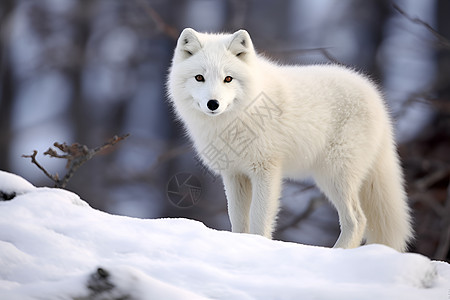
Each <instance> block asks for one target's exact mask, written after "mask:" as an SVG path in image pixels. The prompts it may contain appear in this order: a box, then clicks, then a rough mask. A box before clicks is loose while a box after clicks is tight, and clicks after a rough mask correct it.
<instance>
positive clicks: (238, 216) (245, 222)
mask: <svg viewBox="0 0 450 300" xmlns="http://www.w3.org/2000/svg"><path fill="white" fill-rule="evenodd" d="M222 180H223V183H224V186H225V194H226V196H227V203H228V216H229V218H230V222H231V230H232V231H233V232H238V233H248V232H249V224H250V223H249V219H250V216H249V213H250V205H251V202H252V184H251V182H250V179H249V178H248V177H247V176H245V175H243V174H225V175H223V176H222Z"/></svg>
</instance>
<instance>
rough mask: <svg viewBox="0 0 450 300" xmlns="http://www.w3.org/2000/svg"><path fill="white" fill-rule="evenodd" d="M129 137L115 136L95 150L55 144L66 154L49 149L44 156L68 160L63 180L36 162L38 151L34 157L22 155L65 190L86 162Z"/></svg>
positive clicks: (79, 146)
mask: <svg viewBox="0 0 450 300" xmlns="http://www.w3.org/2000/svg"><path fill="white" fill-rule="evenodd" d="M128 136H129V134H126V135H123V136H114V137H113V138H112V139H110V140H109V141H108V142H106V143H104V144H103V145H101V146H99V147H96V148H94V149H89V148H88V147H87V146H85V145H80V144H78V143H74V144H72V145H70V146H69V145H67V144H66V143H63V144H60V143H57V142H55V143H54V144H53V146H55V147H56V148H58V149H59V150H60V151H61V152H63V153H65V154H59V153H58V152H57V151H56V150H55V149H52V148H49V149H48V150H47V151H45V152H44V155H48V156H50V157H54V158H62V159H66V160H67V164H66V169H68V171H67V173H66V174H65V175H64V177H63V178H62V179H60V178H59V175H58V174H55V175H51V174H50V173H49V172H48V171H47V170H46V169H45V168H44V167H43V166H42V165H41V164H39V162H38V161H37V160H36V155H37V153H38V152H37V151H36V150H34V151H33V154H32V155H22V157H26V158H31V162H32V163H33V164H35V165H36V166H37V167H38V168H39V169H40V170H41V171H42V172H44V174H45V175H46V176H47V177H48V178H50V179H51V180H52V181H53V182H54V183H55V187H58V188H65V187H66V185H67V183H68V182H69V180H70V179H71V178H72V176H73V175H74V174H75V172H76V171H77V170H78V168H79V167H81V166H82V165H83V164H84V163H85V162H87V161H88V160H90V159H91V158H92V157H94V156H95V155H96V154H97V153H99V152H101V151H103V150H105V149H107V148H109V147H111V146H114V145H115V144H117V143H118V142H120V141H122V140H124V139H126V138H127V137H128Z"/></svg>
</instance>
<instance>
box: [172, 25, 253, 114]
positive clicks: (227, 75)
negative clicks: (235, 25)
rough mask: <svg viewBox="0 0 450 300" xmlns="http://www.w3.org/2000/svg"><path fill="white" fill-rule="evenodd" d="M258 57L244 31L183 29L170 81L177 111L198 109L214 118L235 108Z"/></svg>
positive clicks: (247, 83)
mask: <svg viewBox="0 0 450 300" xmlns="http://www.w3.org/2000/svg"><path fill="white" fill-rule="evenodd" d="M255 56H256V53H255V50H254V48H253V43H252V41H251V39H250V35H249V34H248V32H247V31H245V30H239V31H236V32H235V33H233V34H205V33H199V32H196V31H195V30H193V29H191V28H186V29H184V30H183V32H182V33H181V35H180V37H179V38H178V42H177V46H176V49H175V53H174V57H173V61H172V67H171V70H170V75H169V82H168V88H169V95H170V97H171V100H172V101H173V102H175V103H174V106H175V109H176V110H177V112H178V114H179V115H180V114H182V113H183V112H184V111H189V110H191V109H195V110H197V111H199V112H201V113H203V114H205V115H207V116H211V117H213V116H218V115H220V114H223V113H225V112H227V111H230V110H232V109H235V108H236V106H238V104H239V102H241V101H240V100H241V99H243V98H245V93H246V90H247V88H248V87H247V86H246V85H249V82H248V81H249V78H250V67H251V65H252V62H253V60H254V58H255ZM180 106H182V107H185V108H186V109H182V108H181V107H180ZM180 109H181V110H183V111H181V110H180ZM189 113H191V112H189ZM181 117H183V116H181Z"/></svg>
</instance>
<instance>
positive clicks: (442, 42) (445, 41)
mask: <svg viewBox="0 0 450 300" xmlns="http://www.w3.org/2000/svg"><path fill="white" fill-rule="evenodd" d="M392 6H393V7H394V9H395V10H396V11H398V12H399V13H400V14H401V15H402V16H404V17H405V18H407V19H408V20H409V21H411V22H413V23H415V24H418V25H422V26H423V27H425V28H426V29H427V30H428V31H429V32H430V33H431V34H432V35H434V37H435V38H436V39H437V40H438V42H439V44H440V45H441V46H443V47H444V48H448V49H450V40H448V39H447V38H446V37H444V36H443V35H441V34H440V33H439V32H437V31H436V30H435V29H434V28H433V27H431V25H430V24H428V23H427V22H425V21H423V20H421V19H419V18H413V17H411V16H410V15H408V14H407V13H406V12H405V11H404V10H403V9H401V8H400V7H399V6H398V5H397V4H395V3H393V4H392Z"/></svg>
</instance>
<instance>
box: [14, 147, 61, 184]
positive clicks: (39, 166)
mask: <svg viewBox="0 0 450 300" xmlns="http://www.w3.org/2000/svg"><path fill="white" fill-rule="evenodd" d="M37 153H38V152H37V150H33V154H31V155H25V154H24V155H22V157H25V158H31V163H33V164H35V165H36V166H37V167H38V168H39V169H40V170H41V171H42V172H44V174H45V175H46V176H47V177H48V178H50V179H51V180H52V181H54V182H58V181H59V176H58V174H55V175H51V174H50V173H49V172H48V171H47V170H46V169H45V168H44V167H43V166H42V165H41V164H40V163H39V162H38V161H37V159H36V155H37Z"/></svg>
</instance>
